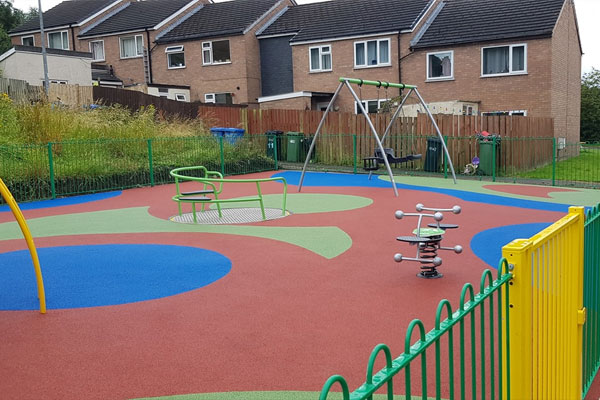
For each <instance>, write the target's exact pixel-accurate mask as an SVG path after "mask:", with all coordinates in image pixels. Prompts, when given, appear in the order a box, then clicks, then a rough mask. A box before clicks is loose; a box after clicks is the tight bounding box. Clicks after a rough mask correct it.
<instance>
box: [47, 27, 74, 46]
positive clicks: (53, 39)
mask: <svg viewBox="0 0 600 400" xmlns="http://www.w3.org/2000/svg"><path fill="white" fill-rule="evenodd" d="M48 47H49V48H51V49H62V50H69V35H68V33H67V31H62V32H52V33H48Z"/></svg>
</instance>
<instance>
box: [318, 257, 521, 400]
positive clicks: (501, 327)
mask: <svg viewBox="0 0 600 400" xmlns="http://www.w3.org/2000/svg"><path fill="white" fill-rule="evenodd" d="M491 276H492V275H491V271H490V270H485V271H484V272H483V275H482V278H481V291H480V293H478V294H475V293H474V290H473V285H471V284H469V283H467V284H465V286H464V287H463V290H462V293H461V299H460V305H459V307H458V310H457V311H455V312H454V313H452V309H451V307H450V302H449V301H448V300H445V299H444V300H442V301H441V302H440V304H439V306H438V310H437V313H436V323H435V328H434V329H433V330H431V331H429V332H428V333H427V334H425V330H424V326H423V323H422V322H421V321H420V320H418V319H416V320H413V321H412V322H411V323H410V325H409V327H408V330H407V332H406V337H405V348H404V352H403V353H402V354H401V355H400V356H399V357H398V358H396V359H394V360H391V363H390V362H389V360H388V356H387V355H388V352H389V349H388V347H387V346H386V345H385V344H378V345H377V346H376V347H375V349H374V350H373V352H372V353H371V357H370V359H369V364H368V367H367V379H366V382H365V383H363V384H362V385H361V386H360V387H359V388H358V389H356V390H355V391H353V392H352V393H349V392H348V391H347V387H348V385H347V383H346V381H345V379H344V378H343V377H342V376H340V375H334V376H332V377H331V378H329V380H328V381H327V382H326V384H325V385H324V386H323V389H322V390H321V395H320V400H327V395H328V394H329V391H330V390H331V386H332V385H333V384H334V383H339V384H340V385H341V386H342V388H343V390H342V399H343V400H367V399H371V398H372V396H373V394H375V393H376V392H377V391H378V390H379V389H380V388H382V387H383V386H384V385H388V399H391V397H390V387H391V381H392V379H393V378H394V376H396V375H397V374H398V373H399V372H400V371H402V370H404V372H405V381H406V388H405V390H406V393H405V396H406V399H410V398H411V392H410V391H411V375H410V364H411V362H412V361H413V360H415V359H416V358H417V357H421V374H422V377H421V379H422V380H421V390H422V397H423V398H426V397H427V376H426V366H427V363H426V357H425V352H426V350H427V349H428V348H429V347H430V346H431V345H435V346H436V381H437V382H436V396H437V398H440V392H441V389H440V384H439V378H440V376H441V371H440V370H439V368H440V362H439V360H440V356H439V354H437V349H439V341H440V339H441V338H442V337H443V336H444V335H446V334H448V338H449V348H450V349H451V348H452V343H453V339H452V330H453V327H454V326H456V325H457V324H458V325H459V328H460V330H461V343H460V345H461V362H460V369H461V398H462V399H464V398H466V387H465V384H464V381H465V362H464V357H462V355H463V354H464V342H465V341H464V322H465V319H466V318H467V317H471V326H472V331H471V334H472V336H471V353H472V359H471V364H472V366H471V373H472V374H473V376H472V385H471V386H472V387H471V390H472V394H471V396H469V397H471V398H473V399H475V398H476V397H477V376H476V360H475V357H476V354H475V346H476V342H475V311H476V310H477V309H478V308H483V306H484V304H483V303H484V301H486V300H488V299H491V298H493V296H494V295H496V294H497V296H498V305H499V306H498V317H497V318H498V321H503V318H504V317H507V314H508V312H509V307H508V305H509V296H508V294H509V290H508V282H509V281H510V280H511V279H512V273H510V272H509V266H508V263H507V261H506V259H504V258H503V259H501V260H500V263H499V266H498V277H497V279H496V280H495V281H493V280H491ZM486 278H487V279H488V280H489V282H488V284H487V286H486V285H485V280H486ZM503 289H504V290H503ZM503 293H505V295H504V296H503ZM467 294H469V297H470V300H468V301H466V296H467ZM502 304H503V305H502ZM444 309H446V310H447V313H448V314H449V316H448V318H446V319H445V320H443V321H441V313H442V311H443V310H444ZM490 310H493V306H490ZM504 313H506V314H504ZM493 314H494V313H493V312H492V313H491V315H490V317H489V318H490V321H492V320H493V318H494V315H493ZM490 324H491V329H493V327H494V324H493V322H490ZM415 327H418V328H419V331H420V338H419V340H418V341H417V342H416V343H414V344H413V345H412V346H411V345H410V342H411V337H412V331H413V330H414V328H415ZM496 329H497V330H498V340H499V342H502V338H503V337H504V335H503V333H502V332H503V331H504V334H506V337H505V340H506V343H507V344H508V335H507V333H508V324H507V323H504V324H502V323H499V324H498V326H497V328H496ZM482 335H484V332H482ZM492 335H493V332H492V331H491V332H490V336H492ZM483 338H484V336H482V339H481V340H483V341H485V340H484V339H483ZM494 347H495V343H494V342H493V341H492V342H491V343H490V347H489V348H490V349H491V350H492V352H493V350H494ZM504 350H505V352H506V356H507V357H508V355H509V351H508V348H506V349H504ZM381 351H383V352H384V353H385V354H386V366H385V367H384V368H382V369H381V370H380V371H379V372H377V373H376V374H375V375H373V372H372V370H373V364H374V362H375V359H376V356H377V355H378V354H379V353H380V352H381ZM502 351H503V347H502V344H501V343H498V352H499V355H500V358H499V360H500V361H499V371H498V377H499V383H498V390H499V393H500V395H499V398H502V395H501V393H502V390H503V389H502V385H503V376H504V374H505V373H506V379H507V387H510V386H508V385H510V382H509V381H508V378H509V376H508V373H509V371H508V369H507V370H506V371H505V370H504V369H503V368H502V362H501V360H502ZM452 356H453V354H452V350H450V353H449V362H450V364H452V363H453V357H452ZM489 365H493V364H491V363H490V364H489ZM482 370H483V369H482ZM483 371H484V372H485V370H483ZM448 373H449V376H450V382H451V383H450V399H453V398H454V383H453V381H454V368H453V366H452V365H451V366H450V368H449V371H448ZM493 380H494V378H491V381H490V387H491V388H495V381H494V383H492V381H493ZM483 390H484V388H482V393H484V392H483Z"/></svg>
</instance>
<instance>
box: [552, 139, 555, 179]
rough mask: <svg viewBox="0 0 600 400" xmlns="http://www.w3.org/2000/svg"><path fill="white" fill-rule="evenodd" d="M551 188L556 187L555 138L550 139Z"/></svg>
mask: <svg viewBox="0 0 600 400" xmlns="http://www.w3.org/2000/svg"><path fill="white" fill-rule="evenodd" d="M552 186H556V138H552Z"/></svg>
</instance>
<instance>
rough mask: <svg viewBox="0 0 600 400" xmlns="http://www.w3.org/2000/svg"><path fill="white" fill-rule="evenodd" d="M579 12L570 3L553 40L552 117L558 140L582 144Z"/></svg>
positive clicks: (568, 2) (566, 4) (566, 6)
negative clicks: (580, 140) (576, 12)
mask: <svg viewBox="0 0 600 400" xmlns="http://www.w3.org/2000/svg"><path fill="white" fill-rule="evenodd" d="M575 21H576V20H575V11H574V6H573V3H572V0H568V1H567V2H566V3H565V6H564V8H563V10H562V13H561V15H560V17H559V19H558V23H557V24H556V28H555V30H554V35H553V37H552V117H554V131H555V135H556V136H557V137H566V138H567V142H568V143H574V142H578V141H579V138H580V136H579V134H580V132H579V129H580V116H581V47H580V45H579V41H578V33H577V26H576V22H575Z"/></svg>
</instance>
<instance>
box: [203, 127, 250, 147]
mask: <svg viewBox="0 0 600 400" xmlns="http://www.w3.org/2000/svg"><path fill="white" fill-rule="evenodd" d="M210 132H211V133H212V135H213V136H214V137H216V138H218V137H223V138H224V139H225V140H227V142H228V143H230V144H235V143H236V142H237V141H238V140H240V139H241V138H242V137H243V136H244V132H246V131H245V130H244V129H238V128H217V127H214V128H210Z"/></svg>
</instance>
